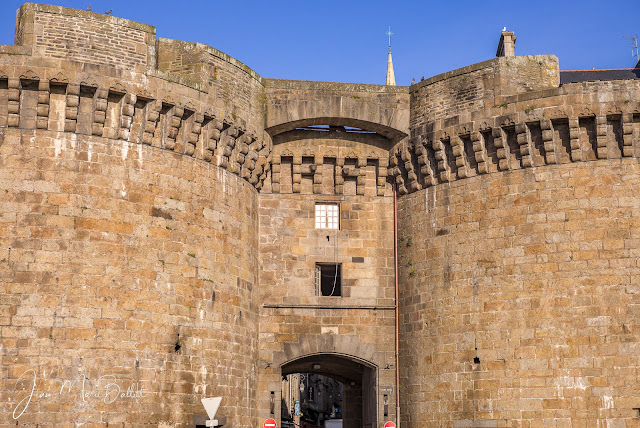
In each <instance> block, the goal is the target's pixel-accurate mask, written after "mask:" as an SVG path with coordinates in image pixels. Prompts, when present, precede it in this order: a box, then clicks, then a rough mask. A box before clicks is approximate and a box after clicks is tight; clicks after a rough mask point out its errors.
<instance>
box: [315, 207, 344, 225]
mask: <svg viewBox="0 0 640 428" xmlns="http://www.w3.org/2000/svg"><path fill="white" fill-rule="evenodd" d="M316 229H340V207H339V205H338V204H327V203H317V204H316Z"/></svg>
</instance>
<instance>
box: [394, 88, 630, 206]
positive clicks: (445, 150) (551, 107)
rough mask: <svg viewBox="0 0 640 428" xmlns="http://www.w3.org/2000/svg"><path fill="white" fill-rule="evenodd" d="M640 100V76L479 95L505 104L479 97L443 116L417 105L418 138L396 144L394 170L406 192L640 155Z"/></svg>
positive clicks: (414, 131)
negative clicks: (480, 177)
mask: <svg viewBox="0 0 640 428" xmlns="http://www.w3.org/2000/svg"><path fill="white" fill-rule="evenodd" d="M414 96H416V94H415V93H414ZM639 99H640V82H639V81H638V80H620V81H611V82H585V83H572V84H566V85H563V86H561V87H552V88H549V89H545V90H539V91H531V92H525V93H522V94H515V95H510V96H501V97H499V98H496V97H493V96H492V97H489V98H486V99H481V100H480V101H481V102H482V103H483V104H485V105H486V104H487V103H489V102H500V104H494V105H492V106H490V107H486V108H483V109H481V110H477V109H475V108H474V106H475V105H476V103H478V102H480V101H477V100H476V101H474V102H471V103H470V104H469V105H467V111H462V112H461V113H460V114H458V115H455V116H451V117H447V118H444V119H442V118H440V117H438V115H437V112H431V113H430V114H424V115H418V114H416V111H412V114H413V115H414V116H413V117H414V118H413V126H412V129H411V137H410V139H409V140H408V141H407V142H406V143H401V144H398V145H396V146H395V147H394V149H392V151H391V154H390V164H391V169H390V174H391V175H392V176H393V180H394V181H395V182H396V183H397V184H398V189H399V191H400V193H401V194H406V193H411V192H414V191H417V190H420V189H424V188H426V187H430V186H435V185H438V184H441V183H448V182H452V181H455V180H461V179H465V178H468V177H473V176H476V175H482V174H488V173H494V172H498V171H511V170H517V169H526V168H535V167H540V166H544V165H554V164H563V163H570V162H584V161H591V160H596V159H617V158H622V157H638V156H640V102H639V101H638V100H639ZM430 118H431V120H429V119H430ZM425 119H427V120H425Z"/></svg>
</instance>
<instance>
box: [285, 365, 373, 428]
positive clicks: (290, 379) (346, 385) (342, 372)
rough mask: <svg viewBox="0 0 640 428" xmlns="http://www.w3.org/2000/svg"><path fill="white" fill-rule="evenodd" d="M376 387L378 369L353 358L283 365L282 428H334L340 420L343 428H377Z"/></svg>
mask: <svg viewBox="0 0 640 428" xmlns="http://www.w3.org/2000/svg"><path fill="white" fill-rule="evenodd" d="M376 384H377V382H376V368H375V366H373V365H371V364H369V363H367V362H364V361H362V360H359V359H357V358H353V357H350V356H345V355H337V354H315V355H309V356H306V357H302V358H299V359H297V360H293V361H290V362H289V363H287V364H285V365H283V366H282V403H281V404H282V406H281V409H282V412H281V413H282V414H281V418H282V426H283V427H285V426H287V424H290V425H291V426H297V424H299V426H300V427H301V428H325V426H326V427H332V428H333V427H339V426H340V423H339V421H340V420H341V421H342V424H341V426H342V428H374V427H375V426H376V396H377V395H376ZM296 402H297V404H296ZM292 415H293V416H292Z"/></svg>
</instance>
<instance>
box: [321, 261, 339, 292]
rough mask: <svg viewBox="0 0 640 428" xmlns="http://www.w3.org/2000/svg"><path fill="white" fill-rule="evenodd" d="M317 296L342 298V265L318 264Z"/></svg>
mask: <svg viewBox="0 0 640 428" xmlns="http://www.w3.org/2000/svg"><path fill="white" fill-rule="evenodd" d="M316 294H317V295H319V296H342V265H340V263H316Z"/></svg>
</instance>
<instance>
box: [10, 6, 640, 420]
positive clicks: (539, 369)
mask: <svg viewBox="0 0 640 428" xmlns="http://www.w3.org/2000/svg"><path fill="white" fill-rule="evenodd" d="M639 82H640V81H639V80H613V81H594V82H583V83H568V84H563V85H562V86H561V85H560V73H559V71H558V60H557V59H556V58H555V57H553V56H525V57H513V56H508V57H500V58H496V59H493V60H489V61H486V62H483V63H480V64H475V65H471V66H469V67H465V68H463V69H459V70H454V71H451V72H448V73H445V74H443V75H440V76H435V77H433V78H430V79H427V80H425V81H422V82H419V83H417V84H415V85H412V86H411V87H392V86H381V85H357V84H344V83H325V82H299V81H286V80H277V79H263V78H261V77H260V76H259V75H258V74H257V73H255V72H254V71H253V70H251V69H249V68H248V67H247V66H245V65H244V64H242V63H240V62H238V61H237V60H235V59H233V58H231V57H229V56H227V55H225V54H224V53H222V52H219V51H217V50H215V49H213V48H211V47H209V46H205V45H202V44H197V43H187V42H181V41H174V40H167V39H156V36H155V28H154V27H151V26H148V25H144V24H139V23H135V22H132V21H127V20H124V19H120V18H115V17H110V16H104V15H100V14H95V13H91V12H85V11H78V10H72V9H66V8H61V7H54V6H46V5H36V4H26V5H24V6H23V7H22V8H21V9H20V10H19V11H18V23H17V27H16V43H15V45H14V46H0V278H2V279H1V281H0V289H1V290H2V293H0V321H1V324H0V332H1V337H2V346H1V348H0V360H1V362H2V364H1V368H0V370H1V371H0V373H1V375H0V383H1V384H2V385H1V391H0V408H1V409H2V412H0V426H15V424H16V421H18V423H20V424H23V425H25V426H29V425H30V426H36V424H37V426H70V425H71V424H78V423H80V424H86V426H96V427H97V426H108V425H110V426H154V427H155V426H162V425H165V426H166V425H167V424H168V425H169V426H171V425H175V426H189V425H190V424H192V423H193V415H194V414H202V413H203V411H202V408H201V405H200V403H199V399H200V398H201V397H203V396H212V395H222V396H223V397H224V401H223V403H222V406H221V409H220V413H221V414H223V415H224V416H225V418H226V420H227V424H228V425H229V426H246V427H249V426H258V425H259V424H260V423H261V421H262V420H264V419H265V418H267V417H270V416H275V417H276V419H279V415H280V399H279V398H280V396H279V394H280V390H279V385H280V379H281V375H282V374H283V373H285V372H286V371H287V370H288V369H289V368H291V369H292V370H293V368H295V369H300V370H301V369H302V368H304V367H303V363H304V362H305V361H307V360H308V359H309V358H313V357H314V356H316V355H319V354H323V355H329V356H333V357H335V359H336V360H339V359H344V360H345V361H347V360H348V361H351V362H361V363H362V365H361V366H358V367H361V368H362V367H365V368H366V370H368V371H370V372H373V373H375V374H376V376H375V377H368V378H367V379H365V377H364V375H363V377H362V379H355V378H354V379H347V380H352V383H351V384H350V387H352V388H353V389H354V391H356V390H357V391H356V393H357V394H363V393H364V390H365V386H363V385H364V383H365V382H368V384H367V385H366V387H367V388H373V390H374V391H377V392H376V393H375V394H374V397H373V399H372V401H370V402H368V403H369V404H365V405H364V407H367V406H372V409H364V413H367V411H369V410H371V412H369V413H367V414H369V415H370V417H369V419H367V417H364V419H358V417H356V416H353V415H351V416H350V417H352V419H349V420H348V421H346V424H347V425H346V426H371V427H373V426H378V427H380V426H382V424H383V423H384V420H385V419H396V414H395V408H396V404H398V403H396V402H395V395H396V388H398V385H397V384H396V383H395V377H396V370H397V367H399V369H400V373H399V375H400V385H399V387H400V403H399V405H400V411H401V414H400V415H399V416H400V422H401V424H402V425H403V426H409V427H423V426H433V427H436V426H437V427H440V426H455V427H473V426H483V427H489V426H496V427H497V426H500V427H507V426H508V427H536V426H598V427H600V426H607V427H630V426H634V425H633V424H634V423H637V415H638V411H637V410H634V409H637V408H640V393H639V392H638V391H639V388H638V380H637V379H638V373H637V370H638V369H637V367H639V366H640V364H639V363H640V361H639V359H640V357H639V355H640V353H639V352H638V351H639V350H640V349H639V346H640V345H639V339H640V331H639V329H640V326H639V323H638V319H639V318H638V305H640V303H639V302H638V297H637V296H638V293H639V291H638V285H637V279H638V275H637V273H636V269H637V266H636V256H637V254H636V253H637V251H638V240H637V237H636V236H635V231H634V225H635V223H636V218H637V217H638V213H637V207H638V195H637V191H636V189H637V187H638V186H637V185H636V181H637V176H638V174H637V172H638V171H636V170H637V169H638V166H637V157H638V155H639V154H640V153H639V152H638V150H639V149H638V146H639V145H640V83H639ZM318 125H328V127H327V128H322V129H318V128H317V126H318ZM353 128H359V129H357V130H355V131H354V130H353ZM394 185H395V186H397V189H398V195H399V198H398V205H399V217H398V221H399V229H398V246H399V252H400V257H399V266H400V275H399V283H400V300H399V313H400V318H399V322H400V348H399V350H400V360H399V361H398V362H397V361H396V360H395V355H394V354H395V346H394V339H395V337H394V336H395V334H394V330H395V327H394V321H395V320H394V318H395V317H394V310H395V306H394V303H395V298H394V291H395V290H394V281H393V279H394V258H393V242H394V236H393V194H394V192H393V189H394ZM316 202H335V203H339V204H340V217H341V228H340V230H338V231H331V232H324V231H319V230H316V229H315V228H314V206H315V203H316ZM327 261H331V262H339V263H342V267H343V277H344V282H343V284H344V293H343V296H342V297H339V298H338V297H326V296H317V295H316V293H314V283H313V282H314V277H313V269H314V265H315V264H316V263H318V262H327ZM309 361H311V360H309ZM326 362H327V360H323V361H322V364H323V365H325V364H326ZM349 364H350V363H349ZM396 366H397V367H396ZM344 367H350V366H348V364H347V363H345V365H344ZM353 367H356V366H353ZM308 369H309V370H311V368H308ZM366 370H365V371H366ZM34 376H36V377H37V379H36V382H35V385H36V387H35V388H34V391H38V392H40V393H42V395H41V396H38V395H37V394H36V395H35V396H33V397H32V400H31V401H26V400H23V398H25V397H29V391H30V390H31V389H30V388H31V386H32V384H33V378H34ZM65 380H67V381H68V383H67V384H66V385H65V384H64V383H62V382H64V381H65ZM74 381H76V383H73V382H74ZM347 384H349V383H347ZM63 385H64V387H63V388H61V386H63ZM80 385H83V387H85V390H86V392H88V393H89V394H90V395H89V396H84V397H83V396H82V395H81V394H79V393H78V392H79V390H80ZM116 388H119V389H120V390H121V392H122V394H123V395H121V396H116V395H114V394H115V391H116ZM140 388H144V389H143V390H141V389H140ZM383 390H384V391H387V394H389V392H388V391H390V390H392V391H393V393H391V394H390V395H389V396H388V397H387V398H388V400H390V401H389V404H390V406H389V415H388V416H385V415H384V414H383V412H384V411H385V410H383V409H386V407H383V404H382V402H383V400H382V395H381V393H382V391H383ZM47 391H48V392H49V393H50V395H47V394H46V392H47ZM91 394H93V395H91ZM274 397H275V399H274ZM274 401H275V406H274V405H273V403H274ZM27 404H28V405H27ZM356 408H357V406H356ZM23 410H24V411H23ZM357 410H358V411H359V412H360V413H362V412H363V409H360V408H357ZM20 413H21V414H20ZM15 417H18V418H17V419H14V418H15ZM349 424H352V425H349Z"/></svg>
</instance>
